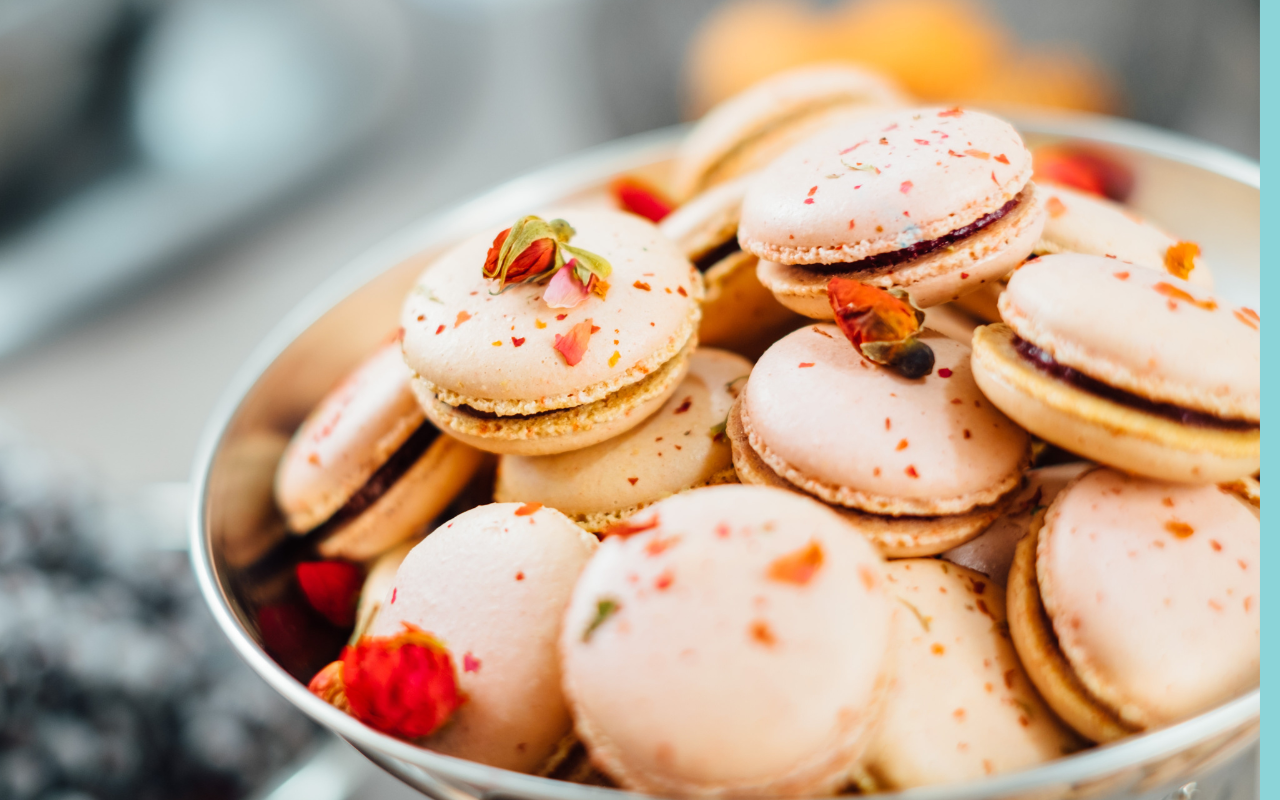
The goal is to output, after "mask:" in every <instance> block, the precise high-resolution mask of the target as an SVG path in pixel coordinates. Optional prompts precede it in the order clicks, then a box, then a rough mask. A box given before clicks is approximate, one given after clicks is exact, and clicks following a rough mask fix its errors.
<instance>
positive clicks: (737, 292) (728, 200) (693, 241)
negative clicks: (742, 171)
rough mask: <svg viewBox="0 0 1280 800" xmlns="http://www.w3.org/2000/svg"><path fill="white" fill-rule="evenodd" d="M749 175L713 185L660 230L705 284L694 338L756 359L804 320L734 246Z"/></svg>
mask: <svg viewBox="0 0 1280 800" xmlns="http://www.w3.org/2000/svg"><path fill="white" fill-rule="evenodd" d="M750 180H751V176H744V177H741V178H737V179H735V180H732V181H729V182H727V183H724V184H721V185H719V186H716V187H715V188H713V189H710V190H708V191H706V192H703V193H702V194H700V195H698V196H697V197H695V198H693V199H692V200H690V201H689V202H688V203H685V204H684V205H682V206H680V207H679V208H677V209H676V210H675V211H673V212H672V213H671V214H670V215H669V216H667V217H666V218H665V219H664V220H662V222H661V223H659V224H658V228H659V229H660V230H661V231H662V232H663V233H664V234H666V235H667V237H669V238H670V239H671V240H672V241H674V242H675V243H676V244H677V245H678V246H679V247H680V249H681V250H682V251H684V254H685V255H686V256H688V258H689V260H690V261H692V262H693V264H694V266H695V267H697V268H698V271H699V272H701V273H702V278H703V282H704V283H705V285H706V295H705V297H704V299H703V303H702V324H701V326H700V327H699V328H698V341H699V342H701V343H702V344H704V345H707V346H709V347H723V348H725V349H727V350H733V351H734V352H737V353H741V354H743V355H746V356H748V357H751V358H754V357H757V356H759V355H760V354H761V353H763V352H764V351H765V349H766V348H767V347H768V346H769V345H770V344H772V343H773V342H774V341H775V340H777V339H778V337H780V336H782V335H783V334H785V333H787V332H788V331H791V330H794V329H795V328H797V327H799V326H800V325H801V324H803V322H804V318H803V317H801V316H800V315H798V314H796V313H795V312H794V311H791V310H790V309H788V308H787V307H786V306H784V305H782V304H781V303H779V302H778V301H777V300H776V299H775V298H774V296H773V293H772V292H770V291H769V290H768V289H766V288H764V286H762V285H761V284H760V280H759V279H758V278H756V257H755V256H753V255H751V254H750V253H744V252H743V251H742V248H740V247H739V246H738V216H739V214H740V213H741V209H742V196H743V195H744V194H745V193H746V191H747V186H748V184H749V183H750Z"/></svg>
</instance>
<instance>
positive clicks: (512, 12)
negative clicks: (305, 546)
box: [0, 0, 1259, 798]
mask: <svg viewBox="0 0 1280 800" xmlns="http://www.w3.org/2000/svg"><path fill="white" fill-rule="evenodd" d="M1258 13H1259V11H1258V3H1257V2H1249V1H1248V0H1212V1H1210V0H1076V2H1071V3H1064V2H1047V1H1045V0H970V1H963V0H840V1H838V2H837V1H834V0H832V1H829V2H817V1H816V0H812V1H810V2H802V1H801V0H0V797H15V798H27V797H58V798H79V797H152V796H154V797H210V798H213V797H238V796H247V794H249V793H252V792H260V791H265V790H266V788H265V787H269V786H270V785H271V783H272V781H273V780H278V779H279V775H280V773H279V770H280V769H282V768H284V767H285V766H286V765H287V764H289V763H292V762H293V761H294V759H296V758H300V757H304V756H305V753H306V752H307V751H308V748H314V747H316V746H317V744H316V743H317V741H318V740H317V738H316V734H315V731H314V729H313V728H312V727H311V726H310V725H309V723H306V722H303V721H302V720H301V719H299V718H297V717H296V716H295V715H294V714H293V712H292V711H291V710H290V709H288V708H285V707H283V703H282V702H275V699H274V695H272V694H271V693H270V692H269V690H266V689H265V687H258V685H257V684H256V683H255V681H256V678H254V677H252V676H251V675H249V674H248V673H246V672H243V671H242V669H243V668H241V667H239V665H238V664H237V663H236V660H235V658H234V657H233V656H230V654H229V653H228V652H226V651H225V650H224V649H223V648H222V646H221V644H220V641H221V640H220V635H219V634H218V633H217V632H216V631H215V630H214V629H213V627H212V623H211V622H210V621H209V620H208V619H207V618H206V616H207V615H205V613H204V611H203V607H202V606H200V604H199V600H198V598H195V597H194V593H193V589H192V588H191V587H190V585H189V579H188V578H187V576H186V572H185V564H184V563H183V561H182V554H181V549H182V547H183V537H184V535H185V531H184V528H183V518H182V515H183V513H184V512H185V503H186V494H185V491H186V489H185V481H186V478H187V474H188V471H189V468H190V463H191V459H192V457H193V454H194V451H195V446H196V442H197V439H198V437H199V434H200V430H201V428H202V426H203V424H204V421H205V419H206V418H207V417H208V415H209V413H210V411H211V410H212V408H213V406H214V404H215V402H216V400H217V397H218V395H219V393H220V392H221V390H222V388H223V387H224V386H225V385H226V384H227V383H228V381H229V380H230V378H231V376H232V374H233V373H234V371H235V369H236V368H237V366H238V365H239V364H240V363H241V362H242V361H243V360H244V359H245V358H246V356H247V355H248V353H249V352H250V351H251V350H252V348H253V347H254V346H255V345H256V344H257V343H258V342H259V341H260V340H261V339H262V338H263V336H264V335H265V334H266V333H267V332H268V331H269V330H270V328H271V327H272V326H273V325H274V324H275V323H276V322H277V321H278V320H279V319H280V318H281V317H282V316H283V315H284V314H285V313H286V312H287V311H288V310H289V309H290V308H291V307H293V306H294V305H295V304H296V303H297V302H298V301H299V300H300V299H301V298H302V297H304V296H305V295H306V294H307V293H308V292H309V291H310V290H312V289H313V288H314V287H315V286H316V285H317V284H319V283H320V282H321V281H323V280H324V279H325V278H326V277H328V276H329V275H331V274H332V273H334V272H335V271H336V270H338V269H339V268H340V267H342V266H343V264H344V263H345V262H347V261H348V260H349V259H351V258H352V257H353V256H355V255H356V254H357V253H359V252H360V251H361V250H362V249H364V248H366V247H367V246H369V245H370V244H372V243H373V242H375V241H377V240H378V239H379V238H381V237H383V236H385V235H387V234H388V233H389V232H391V231H393V230H394V229H396V228H397V227H398V226H401V225H403V224H405V223H406V222H408V221H410V220H413V219H415V218H418V217H421V216H422V215H424V214H427V213H429V212H431V211H433V210H437V209H440V208H442V207H444V206H446V205H449V204H452V203H454V202H457V201H459V200H461V199H463V198H466V197H468V196H471V195H474V194H477V193H479V192H480V191H482V190H484V189H486V188H489V187H491V186H493V185H495V184H497V183H500V182H502V181H504V180H507V179H509V178H512V177H515V176H516V175H519V174H521V173H524V172H527V171H530V170H532V169H535V168H537V167H540V166H543V165H546V164H547V163H550V162H552V161H554V160H555V159H557V158H560V157H563V156H566V155H568V154H571V153H574V152H576V151H578V150H581V149H583V148H585V147H589V146H591V145H594V144H598V143H601V142H605V141H608V140H610V139H614V138H617V137H619V136H624V135H628V134H633V133H638V132H642V131H647V130H651V129H654V128H659V127H663V126H667V125H672V124H676V123H679V122H681V121H685V120H688V119H691V118H693V117H695V116H696V115H698V114H699V113H701V112H702V111H705V110H706V108H708V107H709V106H710V105H711V104H713V103H715V102H716V101H718V100H721V99H723V98H725V97H726V96H728V95H730V94H732V93H734V92H735V91H737V90H739V89H741V88H743V87H745V86H747V85H749V84H750V83H752V82H753V81H755V80H757V79H759V78H761V77H763V76H765V75H768V74H770V73H771V72H773V71H776V70H779V69H784V68H786V67H790V66H793V65H796V64H800V63H805V62H810V61H830V60H848V61H853V62H859V63H863V64H866V65H869V66H871V67H874V68H876V69H879V70H882V71H884V72H886V73H889V74H890V75H892V76H894V77H896V78H897V79H898V80H899V81H900V82H901V83H902V84H903V85H904V86H905V87H906V88H907V89H908V90H909V91H910V92H912V93H913V94H915V95H916V96H918V97H920V98H921V99H923V100H925V101H938V102H951V101H956V102H967V103H972V104H975V105H983V106H987V107H992V108H996V109H1016V108H1019V107H1027V106H1037V107H1042V108H1043V107H1054V108H1060V109H1066V110H1075V111H1085V112H1093V113H1104V114H1114V115H1119V116H1125V117H1130V118H1133V119H1135V120H1139V121H1141V122H1145V123H1148V124H1151V125H1157V126H1160V127H1164V128H1170V129H1173V130H1176V131H1179V132H1182V133H1184V134H1187V135H1190V136H1194V137H1198V138H1201V139H1204V140H1207V141H1209V142H1213V143H1215V144H1217V145H1220V146H1222V147H1224V148H1228V149H1231V150H1234V151H1236V152H1239V153H1242V154H1244V155H1246V156H1249V157H1251V158H1256V157H1257V154H1258V144H1259V133H1258V122H1259V110H1258V97H1259V79H1258V53H1259V34H1258ZM51 617H57V618H59V620H60V622H59V624H58V625H54V626H52V628H50V623H49V622H48V621H49V619H50V618H51ZM63 623H65V624H63ZM108 623H109V625H108V628H107V629H108V630H109V632H110V635H107V634H102V633H100V634H99V637H98V639H95V640H93V641H94V642H95V643H96V644H94V645H93V646H92V647H90V646H89V645H86V644H85V640H84V638H83V636H82V635H81V632H82V631H83V630H85V629H92V628H95V626H96V627H97V628H99V629H100V628H101V627H102V625H104V624H108ZM77 626H79V627H77ZM104 648H105V650H103V649H104ZM104 652H105V653H108V654H111V655H112V656H113V657H112V658H106V657H105V656H104ZM138 653H141V654H142V655H138ZM130 654H132V655H130ZM255 687H257V688H255ZM255 692H258V694H254V693H255ZM104 697H105V698H107V699H105V700H103V699H102V698H104ZM210 698H222V699H221V700H217V701H216V702H215V701H211V700H210ZM232 698H239V699H238V700H234V701H233V700H232ZM246 698H248V699H246ZM265 743H270V744H271V746H269V747H268V746H267V745H266V744H265ZM113 748H114V749H113ZM326 752H328V751H326ZM330 755H331V756H332V753H330ZM332 757H333V758H340V756H332ZM330 760H332V759H330ZM353 763H354V762H353ZM103 774H110V775H112V776H114V777H113V778H112V779H111V780H110V781H106V780H104V779H101V776H102V775H103ZM362 780H363V779H362ZM369 780H376V779H375V778H369ZM339 783H341V782H337V783H335V782H334V781H329V785H330V786H331V787H332V786H337V785H338V784H339ZM298 785H301V784H298ZM298 785H295V789H297V786H298ZM343 785H344V786H345V784H343ZM377 785H378V786H381V788H380V789H378V791H379V792H384V793H385V792H391V791H394V788H393V786H392V785H381V784H377ZM142 787H150V788H147V789H146V790H145V791H144V789H143V788H142ZM348 788H350V787H348ZM313 790H314V786H313ZM344 791H345V790H344ZM362 791H363V790H362ZM369 791H372V790H369ZM299 796H309V797H321V796H322V795H320V794H314V793H312V794H305V793H304V794H302V795H299ZM323 796H326V797H327V796H333V797H335V798H336V797H341V796H345V795H340V794H332V795H323ZM370 796H373V795H370ZM383 796H387V795H385V794H384V795H383Z"/></svg>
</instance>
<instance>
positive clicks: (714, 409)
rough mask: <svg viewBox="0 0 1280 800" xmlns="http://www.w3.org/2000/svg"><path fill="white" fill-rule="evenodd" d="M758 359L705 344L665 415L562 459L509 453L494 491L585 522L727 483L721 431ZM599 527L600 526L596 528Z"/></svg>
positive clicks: (661, 413) (663, 411)
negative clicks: (705, 346)
mask: <svg viewBox="0 0 1280 800" xmlns="http://www.w3.org/2000/svg"><path fill="white" fill-rule="evenodd" d="M750 372H751V363H750V362H749V361H747V360H746V359H744V358H742V357H741V356H737V355H734V354H732V353H728V352H725V351H723V350H710V349H699V350H697V351H696V352H695V353H694V354H693V356H692V357H691V359H690V362H689V373H688V374H687V375H686V376H685V379H684V381H683V382H682V383H681V384H680V386H679V387H678V388H677V389H676V392H675V394H673V395H672V396H671V398H670V399H669V400H668V401H667V402H666V404H665V405H664V406H663V407H662V409H661V410H659V411H658V413H656V414H654V415H653V416H651V417H649V418H648V419H646V420H645V421H644V422H643V423H642V424H641V425H639V426H637V427H635V428H632V429H631V430H630V431H628V432H626V433H624V434H622V435H621V436H618V437H615V438H613V439H609V440H607V441H605V442H601V443H600V444H597V445H594V446H592V447H588V448H585V449H582V450H575V451H573V452H570V453H564V454H561V455H555V456H540V457H539V456H533V457H528V456H504V457H503V458H502V460H501V461H500V462H499V464H498V482H497V486H496V488H495V490H494V496H495V498H496V499H498V500H499V501H519V502H527V501H536V502H540V503H542V504H544V505H547V506H550V507H552V508H555V509H557V510H559V511H561V512H563V513H565V514H567V515H568V516H569V517H571V518H573V519H574V520H575V521H577V522H579V523H580V524H581V523H583V522H586V521H588V519H589V518H590V517H592V516H593V515H605V514H610V513H612V512H619V511H622V510H626V509H632V510H634V509H639V508H641V507H643V506H645V505H648V504H650V503H653V502H655V501H657V500H660V499H662V498H663V497H666V496H668V495H671V494H675V493H676V492H680V491H683V490H685V489H690V488H693V487H695V486H701V485H703V484H706V483H709V482H712V481H717V480H720V481H722V480H724V473H725V472H726V471H728V472H730V473H731V472H732V470H733V461H732V458H731V456H730V453H729V443H728V441H726V440H725V438H724V436H723V435H722V434H721V432H719V430H718V426H720V425H722V424H723V423H724V419H725V416H726V415H727V414H728V413H729V407H730V406H731V405H732V404H733V401H734V398H735V397H736V396H737V393H738V390H739V388H740V387H741V385H742V383H743V381H742V379H744V378H745V377H746V376H747V375H748V374H749V373H750ZM588 527H589V529H591V530H595V527H596V526H588Z"/></svg>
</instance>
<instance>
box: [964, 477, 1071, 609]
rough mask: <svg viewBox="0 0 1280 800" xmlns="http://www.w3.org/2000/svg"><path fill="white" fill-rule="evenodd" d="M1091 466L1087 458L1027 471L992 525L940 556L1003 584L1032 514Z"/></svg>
mask: <svg viewBox="0 0 1280 800" xmlns="http://www.w3.org/2000/svg"><path fill="white" fill-rule="evenodd" d="M1093 466H1094V465H1092V464H1090V463H1089V462H1088V461H1075V462H1072V463H1070V464H1056V465H1054V466H1052V467H1041V468H1039V469H1033V470H1030V471H1028V472H1027V477H1026V481H1025V483H1023V486H1022V489H1021V490H1019V492H1018V493H1017V495H1016V496H1015V497H1013V499H1012V500H1011V501H1010V503H1009V507H1008V509H1007V510H1006V511H1005V512H1004V513H1003V514H1001V515H1000V517H999V518H998V519H996V520H995V521H994V522H993V523H992V524H991V527H989V528H987V529H986V530H985V531H984V532H983V533H982V535H981V536H978V537H977V538H975V539H973V540H971V541H968V542H965V543H964V544H962V545H960V546H959V547H956V548H954V549H951V550H948V551H947V552H945V553H943V554H942V558H943V559H945V560H947V561H950V562H951V563H952V564H958V565H960V566H962V567H967V568H968V569H972V570H975V571H977V572H980V573H982V574H983V575H986V576H987V577H988V578H990V579H991V582H992V583H994V584H995V585H996V586H1000V587H1003V586H1004V585H1005V584H1006V583H1008V581H1009V567H1010V566H1012V564H1013V553H1014V550H1015V549H1017V547H1018V542H1019V541H1020V540H1021V539H1022V537H1024V536H1026V535H1027V532H1028V531H1029V530H1031V523H1032V521H1033V520H1034V519H1035V516H1036V515H1037V514H1038V513H1040V512H1041V511H1043V510H1044V509H1045V507H1047V506H1048V505H1049V504H1050V503H1052V502H1053V498H1055V497H1057V496H1058V492H1061V491H1062V489H1063V487H1065V486H1066V485H1067V484H1068V483H1070V482H1071V481H1072V480H1074V479H1075V478H1076V477H1078V476H1079V475H1080V473H1082V472H1084V471H1085V470H1087V469H1090V468H1092V467H1093Z"/></svg>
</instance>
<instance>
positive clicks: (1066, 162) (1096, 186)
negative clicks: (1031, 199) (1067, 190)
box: [1032, 142, 1133, 203]
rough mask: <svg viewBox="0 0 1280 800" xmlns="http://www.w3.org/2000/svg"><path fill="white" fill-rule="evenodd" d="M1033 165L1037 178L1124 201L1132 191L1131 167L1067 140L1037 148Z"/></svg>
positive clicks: (1033, 155)
mask: <svg viewBox="0 0 1280 800" xmlns="http://www.w3.org/2000/svg"><path fill="white" fill-rule="evenodd" d="M1032 167H1033V169H1034V173H1035V179H1036V180H1037V181H1047V182H1050V183H1057V184H1062V185H1064V186H1070V187H1072V188H1074V189H1079V190H1081V191H1084V192H1089V193H1091V194H1096V195H1099V196H1101V197H1109V198H1111V199H1112V200H1115V201H1117V202H1121V203H1122V202H1124V200H1125V199H1126V198H1127V197H1128V196H1129V193H1130V192H1132V191H1133V171H1132V170H1130V169H1129V168H1128V167H1127V166H1125V165H1124V164H1122V163H1120V162H1119V161H1117V160H1116V159H1115V158H1113V157H1112V156H1110V155H1108V154H1106V153H1104V152H1101V151H1099V150H1096V149H1093V148H1089V147H1085V146H1082V145H1077V144H1072V143H1070V142H1067V143H1063V144H1055V145H1046V146H1044V147H1038V148H1036V150H1035V152H1034V153H1033V154H1032Z"/></svg>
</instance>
